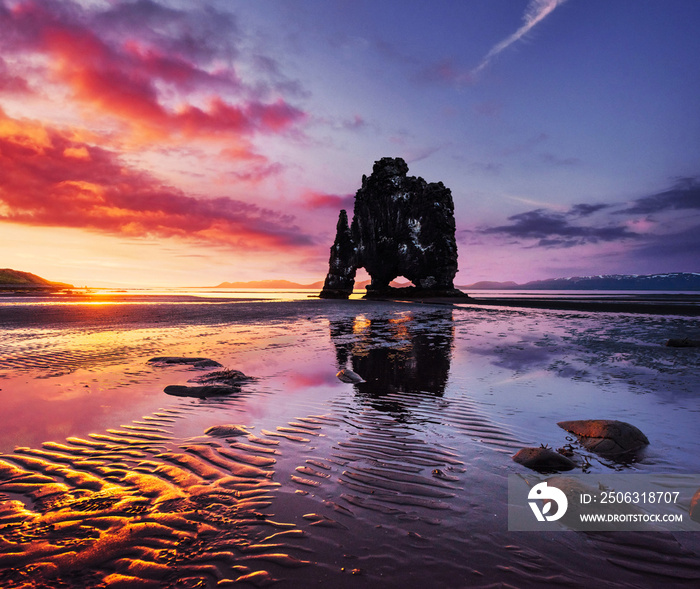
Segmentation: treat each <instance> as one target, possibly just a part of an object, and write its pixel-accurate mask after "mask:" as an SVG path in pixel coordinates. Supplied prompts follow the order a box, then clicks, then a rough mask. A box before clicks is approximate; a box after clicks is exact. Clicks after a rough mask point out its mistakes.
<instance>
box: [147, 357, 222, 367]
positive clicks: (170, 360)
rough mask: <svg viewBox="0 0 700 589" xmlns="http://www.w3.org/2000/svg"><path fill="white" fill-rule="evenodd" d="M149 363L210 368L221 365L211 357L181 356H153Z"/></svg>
mask: <svg viewBox="0 0 700 589" xmlns="http://www.w3.org/2000/svg"><path fill="white" fill-rule="evenodd" d="M148 363H149V364H176V365H177V364H187V365H189V366H194V367H195V368H210V367H212V368H213V367H218V366H221V364H219V363H218V362H217V361H216V360H211V359H209V358H187V357H180V356H158V357H157V358H151V359H150V360H149V361H148Z"/></svg>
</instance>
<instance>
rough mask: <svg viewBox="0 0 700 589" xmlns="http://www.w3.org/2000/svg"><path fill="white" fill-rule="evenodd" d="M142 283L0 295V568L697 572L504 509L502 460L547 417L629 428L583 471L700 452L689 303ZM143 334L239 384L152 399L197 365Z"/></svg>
mask: <svg viewBox="0 0 700 589" xmlns="http://www.w3.org/2000/svg"><path fill="white" fill-rule="evenodd" d="M155 303H156V304H146V303H139V304H128V305H127V304H119V305H102V306H95V305H92V306H88V305H64V306H62V307H61V308H57V307H56V306H52V305H46V306H44V307H38V306H37V305H33V306H27V307H26V308H25V307H17V306H15V307H14V308H13V309H12V310H11V312H10V311H8V310H7V309H3V308H1V307H0V325H1V326H2V327H3V334H4V337H3V340H2V342H1V343H0V376H1V378H0V395H2V400H3V406H4V407H3V409H4V410H3V418H2V426H3V427H2V431H1V432H0V451H2V452H3V453H2V454H1V455H0V586H2V587H7V588H14V587H226V586H229V585H231V586H233V585H241V586H244V587H245V586H254V587H263V586H267V585H269V584H272V583H275V584H276V586H280V587H302V586H317V587H328V586H332V587H339V588H343V587H472V586H474V587H491V586H494V587H495V586H504V587H505V586H513V587H541V586H544V585H547V586H563V587H590V586H597V587H640V586H645V587H653V586H670V587H676V586H677V587H692V586H697V583H698V581H699V580H700V568H699V567H698V564H697V563H698V562H699V561H698V557H699V556H700V542H699V541H698V540H699V539H698V537H697V534H694V533H676V534H671V533H663V532H653V533H623V532H605V533H603V532H600V533H595V534H594V533H588V534H582V533H575V532H561V533H548V534H540V533H534V532H518V533H516V532H509V531H508V530H507V476H508V475H509V474H514V473H520V474H522V475H523V476H524V477H530V478H532V477H533V476H538V475H534V473H531V472H530V471H526V470H525V469H523V467H521V466H519V465H517V464H515V463H513V462H512V460H511V459H510V456H511V455H512V454H513V453H514V452H515V451H516V450H517V449H519V448H521V447H522V446H525V445H539V444H540V443H545V444H549V445H551V446H553V447H558V446H561V445H563V444H565V443H568V442H570V441H571V440H570V439H567V434H566V432H564V431H563V430H561V429H560V428H558V427H557V426H556V422H557V421H560V420H562V419H582V418H611V419H623V420H625V421H630V422H632V423H634V424H635V425H637V426H638V427H639V428H640V429H642V430H643V431H644V432H645V433H646V434H647V436H648V437H649V439H650V441H651V445H650V447H649V450H648V451H647V453H646V454H645V455H644V456H643V457H642V458H641V460H640V461H639V462H637V463H635V464H632V465H626V466H621V465H616V464H612V463H607V462H605V461H602V460H600V459H598V458H597V457H595V456H594V455H590V454H589V455H587V457H588V458H589V460H590V466H589V467H588V468H587V471H588V472H589V474H590V476H591V477H592V479H594V478H595V474H596V472H605V471H607V470H608V469H610V468H615V469H631V470H634V471H635V472H650V473H666V472H676V473H698V472H700V455H698V452H697V449H698V447H700V446H699V444H698V442H699V441H700V433H699V431H698V428H697V420H698V416H699V415H698V414H699V413H700V395H699V394H698V393H700V385H699V384H698V383H700V378H699V377H700V354H698V351H697V350H694V349H680V350H679V349H669V348H665V347H664V346H663V345H662V344H663V342H664V340H665V339H668V338H669V337H687V336H690V337H693V336H694V337H697V325H696V323H695V322H694V321H693V320H692V319H685V318H681V317H672V316H670V317H659V316H651V315H640V316H635V317H631V316H628V315H612V314H590V313H576V312H556V311H544V310H537V311H520V310H507V309H496V310H474V309H460V308H451V307H441V306H430V305H410V304H393V303H379V302H374V303H370V302H366V301H349V302H334V301H304V302H293V303H291V302H290V303H261V302H258V303H247V302H226V301H222V302H219V303H216V304H197V303H194V302H189V303H186V304H185V303H183V304H178V303H177V302H176V301H175V300H173V301H160V302H155ZM163 355H168V356H206V357H209V358H212V359H214V360H217V361H219V362H220V363H221V364H223V365H224V366H225V367H227V368H232V369H237V370H242V371H243V372H244V373H245V374H247V375H249V376H253V377H255V380H253V381H251V382H249V383H245V384H243V385H242V386H241V391H240V393H237V394H235V395H231V396H228V397H217V398H209V399H188V398H174V397H169V396H168V395H165V394H164V393H163V389H164V388H165V386H167V385H171V384H187V383H188V381H189V380H190V379H193V378H195V377H198V376H201V375H202V374H205V373H206V371H202V370H196V369H193V368H192V367H189V366H175V367H173V366H152V365H149V364H148V363H147V360H148V359H149V358H151V357H153V356H163ZM345 367H347V368H351V369H352V370H354V371H355V372H357V373H359V374H360V375H361V376H362V377H363V378H364V379H365V381H366V382H364V383H359V384H355V385H353V384H347V383H343V382H340V381H339V380H338V379H337V378H336V377H335V374H336V372H337V371H338V370H339V369H341V368H345ZM223 424H234V425H240V426H244V427H243V428H241V429H239V431H238V432H235V433H239V434H240V435H230V436H228V437H220V436H217V435H214V434H213V433H212V434H205V431H207V430H208V428H210V427H211V426H216V425H223ZM685 506H686V508H687V501H686V504H685Z"/></svg>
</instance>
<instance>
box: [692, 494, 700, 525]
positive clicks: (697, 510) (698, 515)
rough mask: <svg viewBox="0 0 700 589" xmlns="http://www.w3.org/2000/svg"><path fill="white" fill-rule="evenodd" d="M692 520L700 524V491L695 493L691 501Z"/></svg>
mask: <svg viewBox="0 0 700 589" xmlns="http://www.w3.org/2000/svg"><path fill="white" fill-rule="evenodd" d="M690 519H692V520H693V521H696V522H700V489H698V490H697V491H695V495H693V498H692V499H691V500H690Z"/></svg>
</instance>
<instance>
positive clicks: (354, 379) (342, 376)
mask: <svg viewBox="0 0 700 589" xmlns="http://www.w3.org/2000/svg"><path fill="white" fill-rule="evenodd" d="M336 376H337V377H338V379H339V380H342V381H343V382H350V383H353V384H356V383H359V382H365V379H364V378H362V377H361V376H360V375H359V374H357V372H353V371H352V370H350V369H349V368H343V369H342V370H341V371H340V372H339V373H338V374H336Z"/></svg>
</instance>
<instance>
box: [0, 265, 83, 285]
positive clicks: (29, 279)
mask: <svg viewBox="0 0 700 589" xmlns="http://www.w3.org/2000/svg"><path fill="white" fill-rule="evenodd" d="M28 288H32V289H34V288H36V289H56V288H73V285H72V284H65V283H63V282H51V281H50V280H46V279H45V278H42V277H41V276H37V275H36V274H31V273H29V272H22V271H20V270H11V269H10V268H4V269H0V289H8V290H12V289H28Z"/></svg>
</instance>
